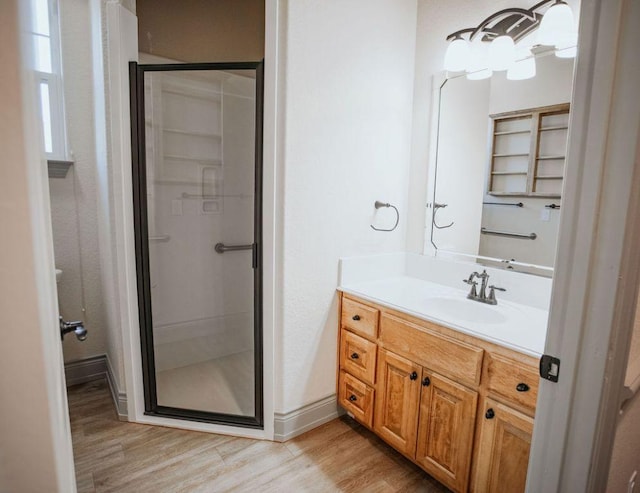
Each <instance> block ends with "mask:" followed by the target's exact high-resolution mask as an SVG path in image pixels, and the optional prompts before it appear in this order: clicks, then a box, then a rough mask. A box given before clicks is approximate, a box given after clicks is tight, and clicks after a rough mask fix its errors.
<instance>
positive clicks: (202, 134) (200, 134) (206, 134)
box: [162, 128, 222, 139]
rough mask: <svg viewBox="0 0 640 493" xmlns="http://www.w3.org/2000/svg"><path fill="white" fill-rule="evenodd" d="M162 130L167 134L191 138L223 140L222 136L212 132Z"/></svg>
mask: <svg viewBox="0 0 640 493" xmlns="http://www.w3.org/2000/svg"><path fill="white" fill-rule="evenodd" d="M162 130H163V131H164V132H167V133H172V134H179V135H190V136H194V137H210V138H212V139H221V138H222V135H220V134H216V133H212V132H199V131H193V130H181V129H178V128H163V129H162Z"/></svg>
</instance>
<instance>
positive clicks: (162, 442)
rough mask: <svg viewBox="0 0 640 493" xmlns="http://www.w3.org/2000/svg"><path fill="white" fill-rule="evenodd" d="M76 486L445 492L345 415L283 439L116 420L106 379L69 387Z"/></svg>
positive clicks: (165, 489)
mask: <svg viewBox="0 0 640 493" xmlns="http://www.w3.org/2000/svg"><path fill="white" fill-rule="evenodd" d="M68 398H69V413H70V417H71V432H72V437H73V449H74V455H75V466H76V477H77V482H78V491H79V492H94V491H95V492H136V493H143V492H154V493H160V492H222V491H239V492H245V491H246V492H249V491H251V492H334V491H344V492H351V491H353V492H355V491H357V492H367V493H369V492H425V493H426V492H428V493H432V492H434V493H435V492H447V491H449V490H447V489H446V488H445V487H443V486H442V485H440V484H439V483H437V482H436V481H435V480H434V479H432V478H431V477H430V476H428V475H427V474H426V473H425V472H423V471H422V470H421V469H419V468H418V467H417V466H415V465H414V464H411V463H410V462H409V461H408V460H406V459H405V458H404V457H402V456H401V455H400V454H398V453H397V452H395V451H394V450H392V449H391V448H390V447H388V446H387V445H386V444H384V443H383V442H382V441H381V440H380V439H379V438H377V437H376V436H375V435H374V434H373V433H371V432H369V431H368V430H366V429H365V428H363V427H362V426H360V425H358V424H357V423H355V422H354V421H353V420H351V419H349V418H346V417H345V418H340V419H335V420H333V421H331V422H329V423H327V424H325V425H323V426H321V427H319V428H316V429H314V430H312V431H310V432H308V433H305V434H304V435H301V436H299V437H297V438H294V439H292V440H289V441H288V442H286V443H274V442H269V441H260V440H250V439H246V438H234V437H229V436H223V435H213V434H209V433H199V432H194V431H185V430H176V429H172V428H163V427H159V426H147V425H139V424H134V423H126V422H121V421H118V419H117V417H116V413H115V410H114V407H113V403H112V401H111V396H110V394H109V391H108V388H107V385H106V382H105V381H95V382H89V383H86V384H82V385H77V386H75V387H71V388H70V389H69V391H68Z"/></svg>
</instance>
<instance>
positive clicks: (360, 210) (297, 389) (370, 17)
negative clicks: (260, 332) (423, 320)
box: [275, 0, 416, 412]
mask: <svg viewBox="0 0 640 493" xmlns="http://www.w3.org/2000/svg"><path fill="white" fill-rule="evenodd" d="M286 22H287V30H286V55H285V57H286V58H285V59H281V60H280V63H284V66H285V67H286V71H285V81H284V85H285V87H286V92H285V101H283V102H282V106H281V109H280V110H281V111H284V119H285V124H284V136H283V138H284V142H285V144H284V149H283V150H282V153H281V156H283V157H282V159H283V162H282V163H281V165H282V167H283V168H284V216H283V217H284V240H283V241H284V247H283V252H282V257H283V259H284V261H283V269H284V271H283V286H284V289H283V293H282V300H283V301H282V303H283V306H282V327H281V328H280V333H279V334H277V337H276V340H277V341H279V342H277V343H276V344H278V345H279V353H280V354H279V355H277V356H276V360H277V370H276V375H277V376H276V381H281V382H282V386H281V387H279V388H277V389H276V396H275V400H276V409H275V410H276V412H287V411H290V410H292V409H296V408H298V407H300V406H302V405H304V404H307V403H310V402H312V401H315V400H317V399H320V398H323V397H326V396H328V395H331V394H333V393H335V385H336V383H335V365H336V337H337V335H336V329H337V318H336V317H337V306H336V286H337V280H338V259H339V257H341V256H348V255H359V254H364V253H378V252H392V251H400V250H404V246H405V235H406V225H407V220H408V214H407V197H406V196H407V186H408V183H407V179H408V170H409V157H410V145H411V113H412V101H413V98H412V94H413V75H414V74H413V62H414V55H415V53H414V47H415V22H416V3H415V2H414V1H406V2H396V1H392V0H375V1H366V0H359V1H352V2H342V1H339V0H331V1H324V2H313V1H308V0H307V1H298V0H296V1H292V2H288V12H287V18H286ZM376 200H383V201H386V202H391V203H393V204H395V205H397V206H398V208H399V210H400V214H401V215H400V225H399V227H398V229H397V230H396V231H394V232H393V233H380V232H375V231H373V230H372V229H371V228H370V227H369V225H370V224H371V223H372V222H375V223H376V224H378V225H379V226H386V225H389V223H391V224H393V222H392V221H393V217H394V216H393V215H392V211H390V210H380V211H379V212H378V213H377V214H376V213H375V212H374V207H373V204H374V202H375V201H376Z"/></svg>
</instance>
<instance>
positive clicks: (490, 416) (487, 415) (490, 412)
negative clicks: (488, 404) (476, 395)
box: [484, 408, 496, 419]
mask: <svg viewBox="0 0 640 493" xmlns="http://www.w3.org/2000/svg"><path fill="white" fill-rule="evenodd" d="M495 415H496V413H495V412H494V411H493V409H491V408H489V409H487V412H486V413H484V417H485V418H487V419H493V418H494V417H495Z"/></svg>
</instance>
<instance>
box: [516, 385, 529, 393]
mask: <svg viewBox="0 0 640 493" xmlns="http://www.w3.org/2000/svg"><path fill="white" fill-rule="evenodd" d="M516 390H517V391H518V392H528V391H529V386H528V385H527V384H526V383H519V384H518V385H516Z"/></svg>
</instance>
